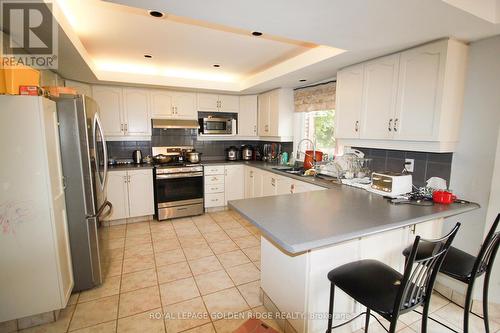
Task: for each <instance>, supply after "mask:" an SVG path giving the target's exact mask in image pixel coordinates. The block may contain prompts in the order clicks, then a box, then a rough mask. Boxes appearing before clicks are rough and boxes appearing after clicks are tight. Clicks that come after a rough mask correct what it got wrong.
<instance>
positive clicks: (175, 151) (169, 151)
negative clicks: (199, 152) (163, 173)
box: [152, 146, 199, 169]
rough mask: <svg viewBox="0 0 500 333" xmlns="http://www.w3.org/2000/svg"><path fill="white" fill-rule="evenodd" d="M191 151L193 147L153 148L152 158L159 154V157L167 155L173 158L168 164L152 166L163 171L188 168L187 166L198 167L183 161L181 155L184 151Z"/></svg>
mask: <svg viewBox="0 0 500 333" xmlns="http://www.w3.org/2000/svg"><path fill="white" fill-rule="evenodd" d="M192 150H193V147H191V146H176V147H172V146H168V147H153V149H152V153H153V156H156V155H160V154H161V155H168V156H171V157H172V158H173V159H172V160H171V161H170V162H166V163H155V164H154V166H155V167H156V168H161V169H165V168H175V167H189V166H196V165H199V164H193V163H189V162H186V161H185V160H184V156H183V154H184V153H185V152H186V151H192Z"/></svg>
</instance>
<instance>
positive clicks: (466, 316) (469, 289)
mask: <svg viewBox="0 0 500 333" xmlns="http://www.w3.org/2000/svg"><path fill="white" fill-rule="evenodd" d="M474 280H475V279H473V280H472V281H471V282H469V285H468V287H467V294H466V296H465V304H464V333H468V332H469V314H470V307H471V302H472V290H473V287H474Z"/></svg>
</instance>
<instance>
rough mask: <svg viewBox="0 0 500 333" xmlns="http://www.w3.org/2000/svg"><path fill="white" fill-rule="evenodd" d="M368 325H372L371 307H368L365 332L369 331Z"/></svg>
mask: <svg viewBox="0 0 500 333" xmlns="http://www.w3.org/2000/svg"><path fill="white" fill-rule="evenodd" d="M368 325H370V309H369V308H366V318H365V333H368Z"/></svg>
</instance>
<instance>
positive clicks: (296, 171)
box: [273, 167, 311, 177]
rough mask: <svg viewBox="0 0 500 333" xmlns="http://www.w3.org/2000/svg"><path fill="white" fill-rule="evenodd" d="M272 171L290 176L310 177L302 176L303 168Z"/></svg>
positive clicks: (281, 168) (284, 168)
mask: <svg viewBox="0 0 500 333" xmlns="http://www.w3.org/2000/svg"><path fill="white" fill-rule="evenodd" d="M273 170H276V171H281V172H285V173H289V174H292V175H297V176H300V177H311V176H306V175H304V172H305V170H304V168H292V167H277V168H273Z"/></svg>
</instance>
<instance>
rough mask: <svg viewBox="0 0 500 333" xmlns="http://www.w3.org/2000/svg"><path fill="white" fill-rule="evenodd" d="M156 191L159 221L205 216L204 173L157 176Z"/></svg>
mask: <svg viewBox="0 0 500 333" xmlns="http://www.w3.org/2000/svg"><path fill="white" fill-rule="evenodd" d="M155 191H156V209H157V213H156V215H157V218H158V220H164V219H168V218H174V217H183V216H192V215H199V214H203V191H204V188H203V172H192V173H177V174H160V175H156V178H155Z"/></svg>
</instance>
